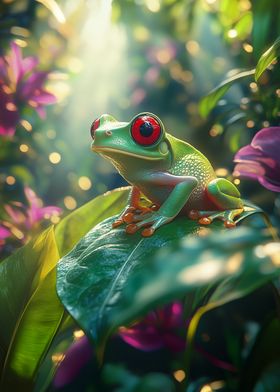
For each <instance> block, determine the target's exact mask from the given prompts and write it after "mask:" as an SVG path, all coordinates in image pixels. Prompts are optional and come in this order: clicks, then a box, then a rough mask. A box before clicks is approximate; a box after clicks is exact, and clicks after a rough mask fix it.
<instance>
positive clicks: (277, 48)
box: [255, 37, 280, 81]
mask: <svg viewBox="0 0 280 392" xmlns="http://www.w3.org/2000/svg"><path fill="white" fill-rule="evenodd" d="M279 55H280V37H278V38H277V40H276V41H275V42H274V44H273V45H272V46H271V47H270V48H269V49H268V50H267V51H266V52H265V53H264V54H263V55H262V56H261V57H260V59H259V61H258V64H257V66H256V72H255V80H256V81H258V80H259V78H260V77H261V76H262V74H263V73H264V71H265V70H266V69H267V67H269V66H270V64H272V63H273V61H274V60H276V59H277V57H278V56H279Z"/></svg>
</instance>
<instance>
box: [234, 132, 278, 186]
mask: <svg viewBox="0 0 280 392" xmlns="http://www.w3.org/2000/svg"><path fill="white" fill-rule="evenodd" d="M279 149H280V127H271V128H264V129H262V130H261V131H259V132H258V133H257V134H256V135H255V137H254V138H253V140H252V143H251V145H247V146H245V147H243V148H241V149H240V150H239V151H238V152H237V154H236V155H235V157H234V162H235V163H236V165H235V168H234V172H233V175H235V176H240V177H245V178H250V179H253V180H258V181H259V183H260V184H261V185H263V186H264V187H265V188H267V189H269V190H271V191H274V192H280V154H279Z"/></svg>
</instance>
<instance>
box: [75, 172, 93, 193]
mask: <svg viewBox="0 0 280 392" xmlns="http://www.w3.org/2000/svg"><path fill="white" fill-rule="evenodd" d="M78 185H79V187H80V188H81V189H82V190H83V191H88V190H89V189H90V188H91V186H92V184H91V180H90V179H89V178H88V177H86V176H82V177H80V178H79V180H78Z"/></svg>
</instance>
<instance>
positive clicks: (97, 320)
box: [57, 217, 199, 343]
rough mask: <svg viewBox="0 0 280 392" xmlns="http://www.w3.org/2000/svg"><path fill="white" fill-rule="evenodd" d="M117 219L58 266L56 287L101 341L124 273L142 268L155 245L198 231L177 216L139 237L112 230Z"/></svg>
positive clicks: (102, 225)
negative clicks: (147, 234)
mask: <svg viewBox="0 0 280 392" xmlns="http://www.w3.org/2000/svg"><path fill="white" fill-rule="evenodd" d="M115 218H116V217H113V218H109V219H107V220H105V221H104V222H102V223H100V224H99V225H97V226H96V227H95V228H94V229H93V230H91V231H90V232H89V233H88V234H87V235H86V236H85V237H84V238H82V240H81V241H80V242H79V244H78V245H77V246H76V247H75V248H74V249H73V250H72V251H71V252H70V253H69V254H67V255H66V256H64V257H63V258H62V260H61V261H60V262H59V264H58V267H57V271H58V272H57V290H58V294H59V296H60V298H61V300H62V302H63V304H64V305H65V306H66V308H67V310H68V311H69V312H70V314H71V315H72V316H73V317H74V318H75V319H76V320H77V321H78V322H79V323H80V325H81V326H82V328H84V329H85V330H86V331H87V332H88V333H89V336H91V337H92V338H93V339H94V341H96V342H99V343H101V342H103V341H104V339H105V338H106V336H107V335H108V333H109V331H108V325H107V319H108V317H109V316H110V314H111V313H112V312H113V310H114V307H115V306H116V305H115V304H116V301H117V299H118V296H119V295H120V293H121V292H122V290H123V289H124V286H126V281H127V279H128V277H129V276H130V275H131V274H132V273H133V272H135V270H139V269H142V268H143V267H144V265H145V264H146V263H147V262H149V261H150V258H151V256H152V255H153V253H154V252H155V250H156V249H159V248H161V247H163V246H165V245H167V244H168V243H169V242H174V241H176V240H177V239H178V238H181V237H183V236H184V235H187V234H193V233H197V232H198V230H199V225H198V224H197V223H196V222H194V221H190V220H188V219H185V218H181V219H178V220H176V221H174V222H171V223H170V224H168V225H165V226H163V227H161V228H160V229H159V230H157V231H156V233H155V234H154V235H153V236H152V237H150V238H143V237H142V236H141V234H140V233H136V234H134V235H128V234H126V233H125V231H124V228H123V227H120V228H117V229H112V222H113V221H114V219H115ZM156 282H157V281H155V282H154V283H156ZM156 284H157V283H156ZM130 306H132V303H131V304H130Z"/></svg>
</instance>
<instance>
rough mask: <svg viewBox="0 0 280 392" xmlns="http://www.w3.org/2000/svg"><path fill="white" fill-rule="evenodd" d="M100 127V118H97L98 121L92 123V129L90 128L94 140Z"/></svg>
mask: <svg viewBox="0 0 280 392" xmlns="http://www.w3.org/2000/svg"><path fill="white" fill-rule="evenodd" d="M99 125H100V120H99V118H97V119H96V120H94V121H93V123H92V125H91V127H90V134H91V137H92V138H93V139H94V134H95V131H96V130H97V128H98V127H99Z"/></svg>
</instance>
